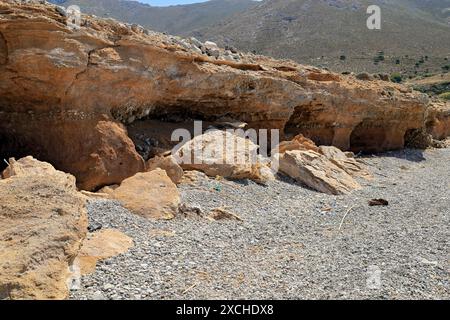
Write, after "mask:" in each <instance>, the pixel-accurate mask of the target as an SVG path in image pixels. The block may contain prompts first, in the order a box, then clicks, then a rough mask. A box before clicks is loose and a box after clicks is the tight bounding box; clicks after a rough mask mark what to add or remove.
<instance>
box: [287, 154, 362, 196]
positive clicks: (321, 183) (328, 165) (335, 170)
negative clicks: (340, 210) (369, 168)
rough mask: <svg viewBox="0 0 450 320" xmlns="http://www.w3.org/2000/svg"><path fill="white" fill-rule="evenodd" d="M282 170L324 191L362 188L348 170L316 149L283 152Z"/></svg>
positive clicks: (332, 192)
mask: <svg viewBox="0 0 450 320" xmlns="http://www.w3.org/2000/svg"><path fill="white" fill-rule="evenodd" d="M280 171H281V172H283V173H285V174H286V175H288V176H290V177H292V178H294V179H295V180H297V181H299V182H301V183H304V184H305V185H307V186H308V187H310V188H312V189H314V190H317V191H320V192H323V193H328V194H334V195H339V194H347V193H350V192H351V191H353V190H357V189H360V188H361V186H360V185H359V183H358V182H357V181H356V180H355V179H353V178H352V177H351V176H350V175H349V174H348V173H347V172H345V171H344V170H343V169H341V168H340V167H338V166H337V165H335V164H334V163H333V162H332V161H330V160H329V159H327V158H326V157H325V156H323V155H322V154H320V153H317V152H314V151H302V150H297V151H287V152H286V153H284V154H281V155H280Z"/></svg>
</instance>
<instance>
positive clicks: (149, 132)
mask: <svg viewBox="0 0 450 320" xmlns="http://www.w3.org/2000/svg"><path fill="white" fill-rule="evenodd" d="M222 109H223V110H224V113H223V114H218V113H217V110H218V109H217V107H216V106H214V107H211V105H209V106H208V105H203V104H195V105H193V104H192V103H188V104H184V105H178V104H177V105H164V106H158V107H156V108H152V109H151V111H150V112H148V113H147V114H146V113H144V114H145V116H143V117H142V116H141V117H134V116H131V119H132V120H133V121H128V123H127V124H126V128H127V131H128V136H129V137H130V139H131V140H132V141H133V143H134V145H135V147H136V151H137V152H138V153H139V154H140V155H141V156H142V158H143V159H144V160H145V161H147V160H149V159H151V158H153V157H155V156H158V155H162V154H165V153H167V152H168V151H170V150H172V149H173V148H174V147H175V146H176V145H177V144H178V143H179V141H172V134H173V133H174V132H175V131H176V130H179V129H185V130H187V131H188V132H189V133H190V135H191V137H192V138H193V137H194V136H195V134H196V133H197V134H198V133H199V132H198V131H196V130H195V129H196V125H195V123H196V121H201V131H200V133H204V132H205V131H206V130H208V129H211V128H218V129H228V128H231V127H232V126H233V124H243V122H240V121H239V120H236V119H240V118H242V115H241V114H229V113H225V110H227V108H222ZM116 118H117V117H116ZM122 122H123V121H122ZM227 126H228V127H227ZM197 130H198V125H197Z"/></svg>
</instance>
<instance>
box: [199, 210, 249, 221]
mask: <svg viewBox="0 0 450 320" xmlns="http://www.w3.org/2000/svg"><path fill="white" fill-rule="evenodd" d="M206 218H207V219H208V220H210V221H219V220H237V221H244V220H243V219H242V218H241V217H239V216H238V215H237V214H235V213H233V212H231V211H229V210H227V209H225V208H215V209H213V210H211V212H210V213H209V214H208V216H207V217H206Z"/></svg>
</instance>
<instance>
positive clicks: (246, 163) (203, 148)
mask: <svg viewBox="0 0 450 320" xmlns="http://www.w3.org/2000/svg"><path fill="white" fill-rule="evenodd" d="M258 148H259V147H258V146H257V145H255V144H254V143H253V142H251V141H250V140H249V139H244V138H241V137H239V136H236V135H234V134H231V133H230V132H227V131H220V130H211V131H208V132H206V133H205V134H203V135H199V136H197V137H195V138H194V139H192V140H191V141H189V142H187V143H186V144H184V145H183V146H182V147H181V148H180V149H179V150H178V151H177V157H176V158H177V162H179V163H180V166H181V167H182V168H183V169H185V170H198V171H202V172H204V173H206V174H207V175H208V176H210V177H216V176H221V177H224V178H230V179H250V180H254V181H256V182H258V183H263V184H264V183H267V182H268V181H271V180H274V179H275V177H274V175H273V173H272V171H271V170H270V169H269V168H268V167H267V165H266V164H265V163H264V159H261V158H260V157H259V155H258Z"/></svg>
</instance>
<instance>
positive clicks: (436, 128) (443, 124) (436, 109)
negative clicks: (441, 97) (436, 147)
mask: <svg viewBox="0 0 450 320" xmlns="http://www.w3.org/2000/svg"><path fill="white" fill-rule="evenodd" d="M426 126H427V131H428V132H429V133H430V134H431V135H432V137H433V138H434V139H437V140H441V139H445V138H446V137H449V136H450V102H434V103H433V104H432V105H431V107H430V108H429V109H428V117H427V124H426Z"/></svg>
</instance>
